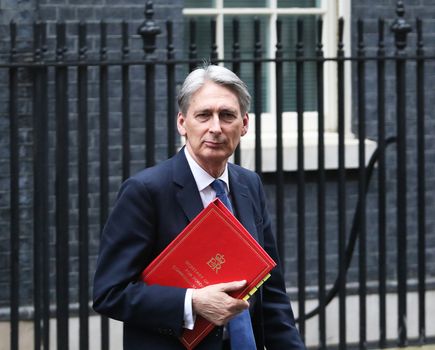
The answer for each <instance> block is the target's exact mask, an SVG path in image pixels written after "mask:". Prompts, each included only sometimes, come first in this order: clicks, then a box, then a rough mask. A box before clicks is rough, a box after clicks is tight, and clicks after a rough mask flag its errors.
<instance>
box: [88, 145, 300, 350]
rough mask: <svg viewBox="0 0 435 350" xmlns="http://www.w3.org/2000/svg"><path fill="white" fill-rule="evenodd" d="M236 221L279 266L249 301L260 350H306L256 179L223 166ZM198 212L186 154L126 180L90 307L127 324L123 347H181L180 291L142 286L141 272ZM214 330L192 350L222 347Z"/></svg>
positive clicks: (109, 225)
mask: <svg viewBox="0 0 435 350" xmlns="http://www.w3.org/2000/svg"><path fill="white" fill-rule="evenodd" d="M228 166H229V168H228V171H229V178H230V192H231V196H232V202H233V206H234V209H235V212H236V215H237V217H238V219H239V220H240V221H241V223H242V224H243V225H244V226H245V228H246V229H247V230H248V231H249V232H250V233H251V234H252V236H253V237H254V238H255V239H256V240H257V241H258V242H259V243H260V244H261V245H262V246H263V247H264V249H265V250H266V251H267V252H268V253H269V254H270V256H271V257H272V258H273V259H274V260H275V261H276V262H278V267H276V268H275V269H273V270H272V276H271V278H269V280H268V281H267V282H266V283H265V284H264V286H263V287H262V288H261V289H260V290H259V291H258V292H257V293H256V294H255V298H254V300H252V301H251V307H250V312H251V319H252V324H253V329H254V334H255V338H256V342H257V348H258V349H263V348H264V346H266V348H267V349H268V350H270V349H280V350H282V349H304V345H303V343H302V341H301V338H300V336H299V333H298V331H297V329H296V327H295V323H294V317H293V312H292V310H291V307H290V302H289V299H288V297H287V295H286V293H285V286H284V280H283V277H282V273H281V270H280V267H279V261H278V256H277V249H276V245H275V240H274V237H273V235H272V230H271V223H270V219H269V215H268V213H267V210H266V205H265V197H264V192H263V187H262V184H261V181H260V178H259V177H258V175H257V174H256V173H254V172H252V171H249V170H246V169H244V168H241V167H239V166H237V165H234V164H229V165H228ZM202 209H203V204H202V201H201V197H200V194H199V192H198V189H197V186H196V183H195V180H194V178H193V175H192V172H191V170H190V168H189V165H188V163H187V160H186V157H185V154H184V151H183V150H182V151H181V152H179V153H177V154H176V155H175V156H174V157H172V158H171V159H168V160H166V161H164V162H162V163H160V164H159V165H157V166H154V167H151V168H147V169H145V170H143V171H141V172H139V173H138V174H136V175H135V176H132V177H131V178H129V179H128V180H127V181H125V182H124V183H123V185H122V187H121V189H120V191H119V194H118V199H117V201H116V203H115V206H114V208H113V210H112V212H111V214H110V216H109V218H108V220H107V223H106V225H105V228H104V230H103V233H102V237H101V246H100V254H99V257H98V262H97V269H96V273H95V277H94V291H93V292H94V304H93V307H94V309H95V310H96V311H97V312H99V313H101V314H104V315H106V316H108V317H111V318H114V319H117V320H120V321H123V322H124V349H127V350H136V349H141V350H142V349H168V350H169V349H180V350H181V349H183V348H184V347H183V345H182V343H181V342H180V341H179V340H178V337H179V336H180V334H181V333H182V331H183V316H184V297H185V293H186V290H185V289H182V288H174V287H163V286H158V285H152V286H149V285H146V284H145V283H143V282H142V281H140V280H139V276H140V273H141V272H142V270H143V269H144V268H145V267H146V266H147V265H148V264H149V263H150V262H151V261H152V260H153V259H154V258H155V257H156V256H157V255H158V254H159V253H160V252H161V251H162V250H163V249H164V248H165V247H166V246H167V245H168V244H169V243H170V242H171V241H172V240H173V239H174V238H175V237H176V236H177V235H178V234H179V233H180V232H181V231H182V230H183V228H184V227H185V226H186V225H187V224H188V223H189V222H190V221H191V220H192V219H193V218H194V217H195V216H196V215H197V214H198V213H199V212H200V211H201V210H202ZM221 346H222V327H216V328H215V330H214V331H213V332H211V333H210V334H209V335H208V336H207V337H206V338H205V339H204V340H203V342H202V343H200V344H199V345H198V347H197V348H196V349H198V350H201V349H207V350H212V349H221Z"/></svg>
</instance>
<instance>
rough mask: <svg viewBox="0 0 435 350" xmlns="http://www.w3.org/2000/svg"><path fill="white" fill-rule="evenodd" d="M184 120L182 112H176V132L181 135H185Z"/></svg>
mask: <svg viewBox="0 0 435 350" xmlns="http://www.w3.org/2000/svg"><path fill="white" fill-rule="evenodd" d="M184 122H185V118H184V116H183V114H182V113H181V112H178V115H177V129H178V133H179V134H180V135H181V136H186V129H185V128H184Z"/></svg>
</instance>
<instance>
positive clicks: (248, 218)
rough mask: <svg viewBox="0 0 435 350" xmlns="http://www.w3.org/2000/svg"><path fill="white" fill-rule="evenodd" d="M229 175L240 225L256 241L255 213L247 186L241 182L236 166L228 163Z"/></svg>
mask: <svg viewBox="0 0 435 350" xmlns="http://www.w3.org/2000/svg"><path fill="white" fill-rule="evenodd" d="M228 171H229V177H230V188H231V197H232V200H233V202H234V205H235V207H236V215H237V217H238V219H239V221H240V222H241V223H242V225H243V226H244V227H245V228H246V229H247V230H248V231H249V233H250V234H251V235H252V236H253V237H254V238H255V239H256V240H257V241H258V233H257V229H256V227H255V213H254V210H253V208H254V207H253V205H252V199H251V196H250V195H249V191H248V187H247V186H246V185H245V184H244V183H243V179H242V178H241V175H240V173H239V172H238V171H237V168H236V167H234V166H232V164H228Z"/></svg>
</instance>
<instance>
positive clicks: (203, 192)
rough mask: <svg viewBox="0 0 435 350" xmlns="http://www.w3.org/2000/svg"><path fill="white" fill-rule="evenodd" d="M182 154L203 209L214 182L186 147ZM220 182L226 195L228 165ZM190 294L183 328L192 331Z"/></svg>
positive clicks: (190, 290)
mask: <svg viewBox="0 0 435 350" xmlns="http://www.w3.org/2000/svg"><path fill="white" fill-rule="evenodd" d="M184 154H185V155H186V158H187V162H188V163H189V167H190V170H191V171H192V174H193V177H194V179H195V182H196V186H197V187H198V191H199V194H200V196H201V200H202V204H203V206H204V208H205V207H206V206H208V205H209V204H210V203H211V201H212V200H213V199H215V197H216V192H215V190H214V189H213V188H212V187H211V186H210V184H211V183H212V182H213V181H214V180H216V179H215V178H214V177H213V176H211V175H210V174H209V173H207V172H206V171H205V170H204V169H203V168H201V166H200V165H199V164H198V163H197V162H196V161H195V159H193V157H192V156H191V155H190V153H189V151H188V150H187V147H185V148H184ZM219 179H220V180H222V181H223V182H225V185H226V186H225V187H226V191H227V193H228V192H229V188H230V187H229V177H228V164H227V165H225V170H224V172H223V174H222V175H221V176H220V177H219ZM192 294H193V289H190V288H189V289H187V291H186V296H185V297H184V328H187V329H193V326H194V324H195V315H194V313H193V310H192Z"/></svg>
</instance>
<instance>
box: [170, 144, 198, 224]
mask: <svg viewBox="0 0 435 350" xmlns="http://www.w3.org/2000/svg"><path fill="white" fill-rule="evenodd" d="M173 159H174V162H173V165H172V174H173V179H174V183H175V185H176V187H177V194H176V196H177V200H178V203H179V204H180V206H181V208H182V209H183V211H184V213H185V214H186V216H187V217H188V219H189V221H192V220H193V219H194V218H195V217H196V216H197V215H198V214H199V212H200V211H201V210H202V209H204V208H203V205H202V201H201V196H200V195H199V192H198V187H197V185H196V183H195V179H194V177H193V175H192V172H191V170H190V168H189V163H188V162H187V159H186V155H185V154H184V147H183V148H182V149H181V151H179V152H178V153H177V154H176V155H175V156H174V158H173Z"/></svg>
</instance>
